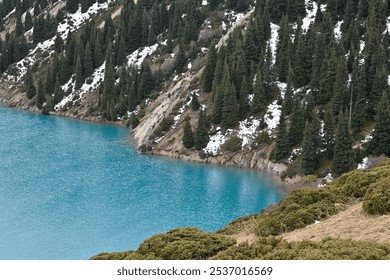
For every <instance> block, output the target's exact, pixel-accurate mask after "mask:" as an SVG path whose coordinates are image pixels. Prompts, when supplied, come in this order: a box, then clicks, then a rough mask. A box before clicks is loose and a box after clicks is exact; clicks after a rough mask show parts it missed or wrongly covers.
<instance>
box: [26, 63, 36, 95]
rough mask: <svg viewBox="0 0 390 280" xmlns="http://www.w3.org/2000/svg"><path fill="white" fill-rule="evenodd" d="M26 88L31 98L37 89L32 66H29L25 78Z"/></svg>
mask: <svg viewBox="0 0 390 280" xmlns="http://www.w3.org/2000/svg"><path fill="white" fill-rule="evenodd" d="M24 88H25V90H26V95H27V98H28V99H31V98H33V97H34V96H35V94H36V90H35V86H34V80H33V77H32V73H31V69H30V67H28V68H27V73H26V76H25V80H24Z"/></svg>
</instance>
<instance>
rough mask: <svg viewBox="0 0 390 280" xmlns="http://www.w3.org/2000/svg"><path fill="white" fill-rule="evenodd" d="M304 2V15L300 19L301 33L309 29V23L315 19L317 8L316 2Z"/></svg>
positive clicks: (306, 0)
mask: <svg viewBox="0 0 390 280" xmlns="http://www.w3.org/2000/svg"><path fill="white" fill-rule="evenodd" d="M305 4H306V17H304V18H303V19H302V33H303V34H305V33H306V32H307V31H308V30H309V27H310V25H311V24H312V23H313V22H314V21H315V19H316V14H317V9H318V5H317V2H314V1H309V0H305ZM310 6H311V7H310Z"/></svg>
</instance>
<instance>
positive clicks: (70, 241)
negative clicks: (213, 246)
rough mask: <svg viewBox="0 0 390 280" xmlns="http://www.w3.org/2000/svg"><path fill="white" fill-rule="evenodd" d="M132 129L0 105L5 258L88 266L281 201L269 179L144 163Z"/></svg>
mask: <svg viewBox="0 0 390 280" xmlns="http://www.w3.org/2000/svg"><path fill="white" fill-rule="evenodd" d="M128 137H129V136H128V130H127V129H125V128H121V127H115V126H108V125H100V124H93V123H88V122H82V121H75V120H69V119H65V118H59V117H52V116H42V115H35V114H31V113H28V112H23V111H19V110H14V109H9V108H4V107H2V106H1V105H0V259H3V260H4V259H87V258H89V257H91V256H92V255H95V254H98V253H100V252H104V251H126V250H130V249H136V248H137V247H138V245H139V244H140V243H141V242H142V241H143V240H144V239H146V238H148V237H150V236H152V235H153V234H156V233H161V232H165V231H167V230H170V229H173V228H176V227H183V226H196V227H198V228H200V229H203V230H206V231H215V230H217V229H219V228H221V227H223V226H224V225H226V224H227V223H229V222H230V221H232V220H233V219H235V218H238V217H240V216H243V215H248V214H253V213H258V212H259V211H260V210H261V209H262V208H265V207H267V206H268V205H270V204H272V203H276V202H278V201H279V200H280V198H281V194H280V192H279V189H278V187H277V186H276V185H275V183H274V182H272V180H271V179H270V178H268V177H267V176H266V175H264V174H261V173H258V172H251V171H247V170H239V169H233V168H221V167H215V166H210V165H202V164H191V163H186V162H181V161H175V160H169V159H165V158H160V157H151V156H143V155H139V154H138V153H137V151H136V149H135V148H134V147H132V146H131V145H129V144H128V143H127V142H128Z"/></svg>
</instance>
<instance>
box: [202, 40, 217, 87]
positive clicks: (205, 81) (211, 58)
mask: <svg viewBox="0 0 390 280" xmlns="http://www.w3.org/2000/svg"><path fill="white" fill-rule="evenodd" d="M216 64H217V51H216V49H215V44H213V43H212V44H211V45H210V47H209V54H208V56H207V62H206V67H205V69H204V71H203V74H202V87H203V91H205V92H211V90H212V88H213V79H214V71H215V67H216Z"/></svg>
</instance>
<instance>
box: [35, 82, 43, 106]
mask: <svg viewBox="0 0 390 280" xmlns="http://www.w3.org/2000/svg"><path fill="white" fill-rule="evenodd" d="M45 91H46V86H45V84H44V83H43V79H40V80H39V82H38V91H37V94H36V96H37V97H36V100H35V104H36V106H37V107H38V109H42V107H43V104H44V103H45V95H46V92H45Z"/></svg>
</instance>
